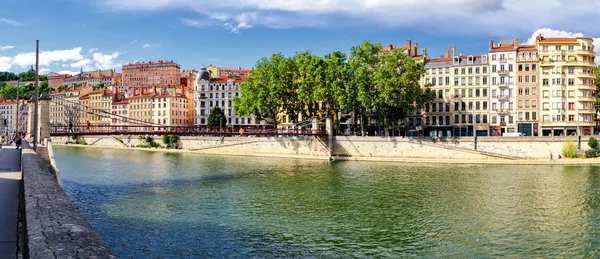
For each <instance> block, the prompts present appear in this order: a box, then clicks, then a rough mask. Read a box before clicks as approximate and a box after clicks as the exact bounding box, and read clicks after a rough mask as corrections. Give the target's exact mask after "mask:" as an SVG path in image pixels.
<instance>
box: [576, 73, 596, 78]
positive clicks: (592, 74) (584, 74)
mask: <svg viewBox="0 0 600 259" xmlns="http://www.w3.org/2000/svg"><path fill="white" fill-rule="evenodd" d="M577 76H578V77H594V78H595V77H596V75H594V73H585V72H577Z"/></svg>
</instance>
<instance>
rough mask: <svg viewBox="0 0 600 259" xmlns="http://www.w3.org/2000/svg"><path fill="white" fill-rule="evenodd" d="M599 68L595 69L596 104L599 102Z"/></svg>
mask: <svg viewBox="0 0 600 259" xmlns="http://www.w3.org/2000/svg"><path fill="white" fill-rule="evenodd" d="M599 99H600V66H598V67H596V102H598V101H600V100H599Z"/></svg>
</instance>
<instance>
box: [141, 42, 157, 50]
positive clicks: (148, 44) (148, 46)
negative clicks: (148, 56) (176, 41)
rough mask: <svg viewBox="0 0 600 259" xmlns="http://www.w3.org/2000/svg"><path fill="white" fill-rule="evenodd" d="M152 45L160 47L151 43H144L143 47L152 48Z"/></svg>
mask: <svg viewBox="0 0 600 259" xmlns="http://www.w3.org/2000/svg"><path fill="white" fill-rule="evenodd" d="M152 47H158V45H156V44H150V43H146V44H144V45H142V48H145V49H147V48H152Z"/></svg>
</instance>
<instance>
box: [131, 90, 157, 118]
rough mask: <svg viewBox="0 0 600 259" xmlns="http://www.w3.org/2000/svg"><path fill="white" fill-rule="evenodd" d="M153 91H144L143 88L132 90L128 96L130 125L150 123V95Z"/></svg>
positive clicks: (151, 100) (151, 95) (152, 94)
mask: <svg viewBox="0 0 600 259" xmlns="http://www.w3.org/2000/svg"><path fill="white" fill-rule="evenodd" d="M153 96H154V92H151V91H145V90H144V88H141V89H139V90H136V91H134V95H133V96H131V97H129V118H130V119H131V120H130V122H131V123H130V125H148V124H151V123H152V102H153V99H152V97H153Z"/></svg>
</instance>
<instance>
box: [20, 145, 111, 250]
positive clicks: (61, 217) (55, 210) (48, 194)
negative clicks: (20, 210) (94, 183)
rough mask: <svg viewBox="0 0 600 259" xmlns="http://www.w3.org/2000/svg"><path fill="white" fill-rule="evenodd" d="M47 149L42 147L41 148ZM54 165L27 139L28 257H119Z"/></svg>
mask: <svg viewBox="0 0 600 259" xmlns="http://www.w3.org/2000/svg"><path fill="white" fill-rule="evenodd" d="M45 148H46V147H44V146H38V151H42V149H45ZM48 153H53V152H52V151H49V152H48ZM51 168H52V166H51V165H50V162H49V161H45V159H44V158H42V157H41V155H38V153H36V152H35V151H33V149H32V148H31V146H30V145H29V144H28V143H27V142H26V141H23V153H22V172H23V198H22V199H23V200H22V201H21V202H22V203H23V204H24V207H25V211H24V215H23V216H24V224H23V225H24V228H23V232H24V233H22V235H23V236H25V240H26V241H25V248H24V250H25V256H24V257H25V258H116V256H115V255H114V253H113V252H112V251H111V249H110V248H109V247H108V246H107V245H106V244H105V243H104V241H103V240H102V238H101V237H100V235H98V233H97V232H96V231H95V230H94V228H92V226H91V225H90V224H89V223H88V222H87V221H86V220H85V218H84V217H83V216H82V215H81V213H79V211H78V210H77V208H76V207H75V205H74V204H73V202H72V201H71V200H70V199H69V197H68V196H67V194H66V193H65V192H64V191H63V189H62V188H61V186H60V185H59V183H58V181H57V178H56V175H55V174H54V173H53V172H52V170H51Z"/></svg>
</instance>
